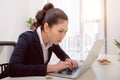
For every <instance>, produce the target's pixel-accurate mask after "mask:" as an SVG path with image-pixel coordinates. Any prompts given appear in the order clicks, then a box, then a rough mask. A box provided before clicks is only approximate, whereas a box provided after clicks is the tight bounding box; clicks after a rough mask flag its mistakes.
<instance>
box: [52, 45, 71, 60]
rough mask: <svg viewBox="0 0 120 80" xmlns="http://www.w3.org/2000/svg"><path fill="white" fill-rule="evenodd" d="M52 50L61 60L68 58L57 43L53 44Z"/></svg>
mask: <svg viewBox="0 0 120 80" xmlns="http://www.w3.org/2000/svg"><path fill="white" fill-rule="evenodd" d="M53 52H54V53H55V55H56V56H57V57H58V58H59V59H61V60H62V61H65V60H66V59H67V58H70V57H69V56H68V55H67V54H66V53H65V52H64V51H63V50H62V49H61V47H60V46H59V45H54V49H53Z"/></svg>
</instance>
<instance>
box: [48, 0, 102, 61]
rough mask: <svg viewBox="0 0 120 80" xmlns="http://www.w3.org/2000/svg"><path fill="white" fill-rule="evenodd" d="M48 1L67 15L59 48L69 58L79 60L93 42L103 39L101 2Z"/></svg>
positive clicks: (94, 0)
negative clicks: (66, 22)
mask: <svg viewBox="0 0 120 80" xmlns="http://www.w3.org/2000/svg"><path fill="white" fill-rule="evenodd" d="M48 1H49V2H51V3H53V4H54V6H55V7H58V8H60V9H62V10H63V11H64V12H65V13H66V14H67V15H68V18H69V27H68V32H67V34H66V36H65V38H64V40H63V41H62V43H61V44H60V46H61V47H62V48H63V50H65V52H66V53H67V54H68V55H69V56H70V57H71V58H73V59H74V58H75V59H77V58H79V55H81V54H82V53H87V52H88V51H89V50H90V49H91V46H92V45H93V43H94V41H95V40H97V39H103V38H104V27H103V2H102V1H103V0H76V1H74V0H48Z"/></svg>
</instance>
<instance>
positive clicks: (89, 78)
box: [4, 55, 120, 80]
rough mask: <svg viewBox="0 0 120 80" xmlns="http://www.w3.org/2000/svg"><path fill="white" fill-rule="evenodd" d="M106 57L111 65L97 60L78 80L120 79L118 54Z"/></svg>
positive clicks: (28, 79) (22, 79)
mask: <svg viewBox="0 0 120 80" xmlns="http://www.w3.org/2000/svg"><path fill="white" fill-rule="evenodd" d="M103 57H106V58H107V59H109V60H110V61H111V64H109V65H100V64H99V63H98V62H97V61H95V62H94V64H93V65H92V67H91V68H90V69H89V70H88V71H86V72H85V73H84V74H83V75H81V76H80V77H79V78H78V79H76V80H120V62H119V61H118V58H117V55H107V56H100V57H99V58H103ZM4 80H46V77H17V78H9V77H8V78H5V79H4ZM52 80H70V79H64V78H59V77H53V79H52Z"/></svg>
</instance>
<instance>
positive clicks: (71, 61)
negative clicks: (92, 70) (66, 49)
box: [65, 58, 78, 69]
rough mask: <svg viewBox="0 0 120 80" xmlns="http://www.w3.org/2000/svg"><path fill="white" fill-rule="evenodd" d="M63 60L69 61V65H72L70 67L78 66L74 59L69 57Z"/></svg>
mask: <svg viewBox="0 0 120 80" xmlns="http://www.w3.org/2000/svg"><path fill="white" fill-rule="evenodd" d="M65 62H69V63H71V65H72V69H74V68H77V67H78V63H77V62H76V61H75V60H72V59H70V58H67V59H66V60H65Z"/></svg>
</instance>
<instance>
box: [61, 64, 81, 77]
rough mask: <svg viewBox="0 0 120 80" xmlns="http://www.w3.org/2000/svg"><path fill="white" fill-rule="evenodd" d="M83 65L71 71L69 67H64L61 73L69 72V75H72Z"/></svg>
mask: <svg viewBox="0 0 120 80" xmlns="http://www.w3.org/2000/svg"><path fill="white" fill-rule="evenodd" d="M80 67H81V66H78V67H77V68H75V69H73V70H72V71H70V70H69V69H64V70H62V71H60V73H61V74H67V75H72V74H73V73H74V72H76V71H77V70H78V69H79V68H80Z"/></svg>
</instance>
